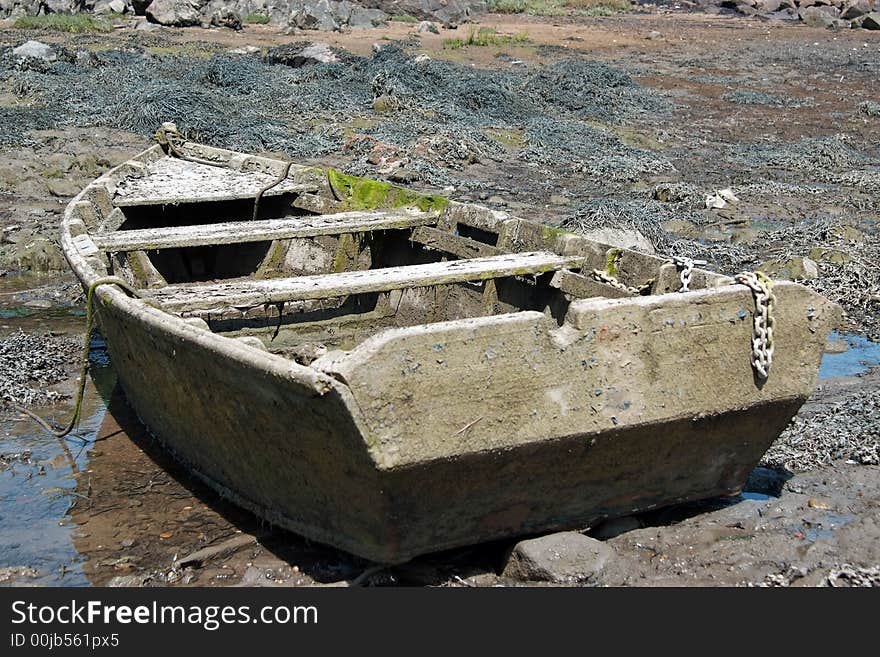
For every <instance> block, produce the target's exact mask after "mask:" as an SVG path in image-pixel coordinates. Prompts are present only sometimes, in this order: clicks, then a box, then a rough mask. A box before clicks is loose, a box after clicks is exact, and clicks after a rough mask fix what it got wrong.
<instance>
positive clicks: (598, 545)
mask: <svg viewBox="0 0 880 657" xmlns="http://www.w3.org/2000/svg"><path fill="white" fill-rule="evenodd" d="M613 555H614V550H613V549H612V548H611V547H610V546H609V545H607V544H606V543H603V542H602V541H597V540H596V539H595V538H590V537H589V536H584V535H583V534H578V533H577V532H560V533H558V534H549V535H547V536H542V537H540V538H533V539H530V540H527V541H520V542H519V543H517V544H516V545H515V546H514V548H513V550H512V551H511V553H510V557H509V558H508V560H507V564H506V565H505V566H504V572H503V573H502V574H503V575H504V576H505V577H511V578H514V579H520V580H527V581H528V580H532V581H535V580H538V581H547V582H558V583H573V582H586V581H591V580H592V581H595V580H596V578H597V577H598V576H599V574H600V573H601V572H602V569H603V568H605V564H607V563H608V561H609V560H610V559H611V557H612V556H613Z"/></svg>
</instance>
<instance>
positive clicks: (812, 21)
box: [798, 5, 839, 27]
mask: <svg viewBox="0 0 880 657" xmlns="http://www.w3.org/2000/svg"><path fill="white" fill-rule="evenodd" d="M838 13H839V11H838V9H837V8H836V7H830V6H827V5H822V6H818V5H816V6H813V7H807V8H806V9H804V8H802V9H801V10H800V11H799V12H798V16H800V18H801V21H803V23H804V25H807V26H809V27H831V25H833V24H834V21H835V20H836V19H837V15H838Z"/></svg>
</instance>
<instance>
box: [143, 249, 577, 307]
mask: <svg viewBox="0 0 880 657" xmlns="http://www.w3.org/2000/svg"><path fill="white" fill-rule="evenodd" d="M582 264H583V259H582V258H581V257H579V256H560V255H557V254H555V253H550V252H546V251H538V252H534V253H509V254H503V255H497V256H491V257H488V258H472V259H468V260H452V261H447V262H431V263H427V264H421V265H409V266H404V267H387V268H384V269H369V270H365V271H349V272H341V273H337V274H319V275H314V276H298V277H294V278H274V279H266V280H253V281H234V282H227V283H212V284H207V285H205V284H180V285H169V286H167V287H164V288H161V289H158V290H144V291H143V294H144V296H145V297H146V298H149V299H153V300H155V301H157V302H159V303H160V304H161V305H162V307H163V308H164V309H165V310H168V311H172V312H186V311H193V310H207V309H210V308H216V307H218V306H243V307H247V306H256V305H260V304H264V303H281V302H286V301H304V300H307V299H322V298H334V297H345V296H349V295H351V294H363V293H367V292H387V291H389V290H402V289H407V288H414V287H430V286H433V285H448V284H451V283H465V282H473V281H481V280H489V279H494V278H504V277H507V276H524V275H534V274H542V273H545V272H551V271H558V270H560V269H565V268H569V267H571V268H579V267H581V266H582Z"/></svg>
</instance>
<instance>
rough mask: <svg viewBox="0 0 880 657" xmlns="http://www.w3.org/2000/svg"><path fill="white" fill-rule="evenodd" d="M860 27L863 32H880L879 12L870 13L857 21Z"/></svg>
mask: <svg viewBox="0 0 880 657" xmlns="http://www.w3.org/2000/svg"><path fill="white" fill-rule="evenodd" d="M859 21H860V23H859V25H860V27H862V29H865V30H880V12H876V11H872V12H871V13H870V14H865V15H864V16H862V17H861V18H860V19H859Z"/></svg>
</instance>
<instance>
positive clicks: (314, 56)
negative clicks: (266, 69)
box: [266, 41, 339, 68]
mask: <svg viewBox="0 0 880 657" xmlns="http://www.w3.org/2000/svg"><path fill="white" fill-rule="evenodd" d="M266 61H268V62H269V63H270V64H284V65H285V66H292V67H294V68H299V67H300V66H311V65H314V64H332V63H335V62H338V61H339V58H338V57H337V56H336V54H335V53H334V52H333V50H331V49H330V46H329V45H328V44H326V43H324V42H323V41H315V42H313V43H310V44H309V45H307V46H305V47H302V46H279V47H277V48H272V49H271V50H269V52H268V53H266Z"/></svg>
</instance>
